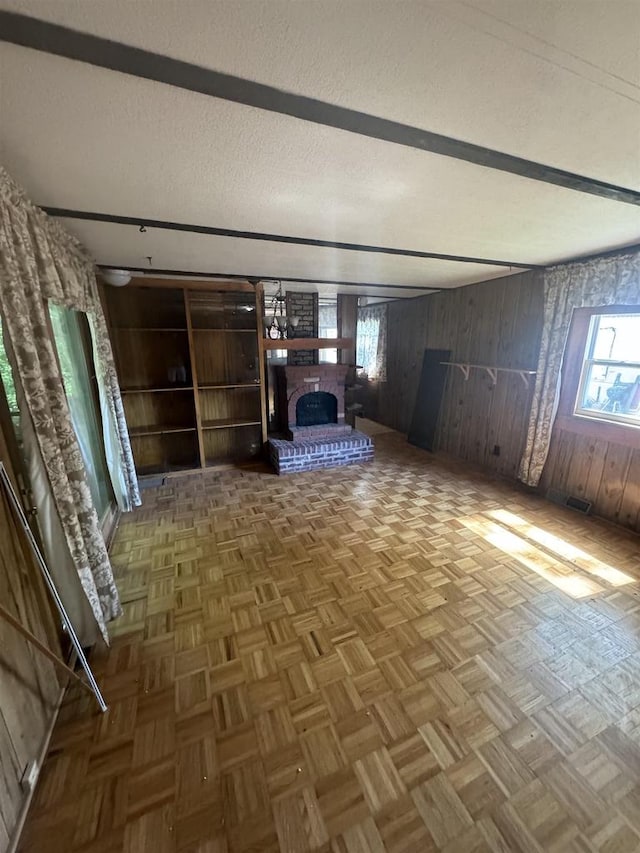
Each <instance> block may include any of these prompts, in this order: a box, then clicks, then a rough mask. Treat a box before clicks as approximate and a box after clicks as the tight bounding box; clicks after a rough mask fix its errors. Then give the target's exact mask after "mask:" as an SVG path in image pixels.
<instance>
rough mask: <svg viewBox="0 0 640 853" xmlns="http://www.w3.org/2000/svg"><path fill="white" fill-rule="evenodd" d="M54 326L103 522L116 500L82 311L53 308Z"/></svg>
mask: <svg viewBox="0 0 640 853" xmlns="http://www.w3.org/2000/svg"><path fill="white" fill-rule="evenodd" d="M49 313H50V315H51V324H52V327H53V334H54V338H55V343H56V349H57V351H58V359H59V361H60V369H61V371H62V379H63V382H64V389H65V392H66V395H67V401H68V403H69V411H70V413H71V420H72V422H73V428H74V430H75V433H76V437H77V439H78V444H79V445H80V452H81V453H82V459H83V461H84V465H85V469H86V471H87V479H88V481H89V488H90V490H91V497H92V498H93V503H94V505H95V507H96V510H97V512H98V517H99V518H100V519H103V518H104V516H105V513H106V512H107V510H108V508H109V506H110V505H111V503H112V500H113V496H112V495H113V493H112V489H111V483H110V480H109V474H108V471H107V466H106V461H105V458H104V449H103V444H102V441H103V439H102V426H101V422H100V420H99V415H98V412H97V409H96V401H95V397H94V394H93V389H92V378H91V375H90V373H89V368H88V365H87V353H86V350H85V348H84V345H83V339H82V331H81V326H80V323H81V317H80V315H79V312H77V311H70V310H68V309H66V308H61V307H60V306H58V305H53V304H50V305H49Z"/></svg>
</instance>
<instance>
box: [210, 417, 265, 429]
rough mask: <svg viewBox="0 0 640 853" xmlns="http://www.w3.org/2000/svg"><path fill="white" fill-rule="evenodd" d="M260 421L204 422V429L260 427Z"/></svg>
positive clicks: (231, 419)
mask: <svg viewBox="0 0 640 853" xmlns="http://www.w3.org/2000/svg"><path fill="white" fill-rule="evenodd" d="M260 424H261V421H260V419H258V420H256V419H255V418H246V419H243V418H219V419H218V420H215V421H203V422H202V429H230V428H233V427H244V426H260Z"/></svg>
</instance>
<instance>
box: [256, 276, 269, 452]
mask: <svg viewBox="0 0 640 853" xmlns="http://www.w3.org/2000/svg"><path fill="white" fill-rule="evenodd" d="M263 314H264V286H263V284H262V282H261V281H259V282H258V283H257V284H256V327H257V334H258V371H259V373H258V376H259V378H260V428H261V432H262V443H263V444H266V442H267V389H266V384H265V364H264V360H265V350H264V338H263V336H262V315H263Z"/></svg>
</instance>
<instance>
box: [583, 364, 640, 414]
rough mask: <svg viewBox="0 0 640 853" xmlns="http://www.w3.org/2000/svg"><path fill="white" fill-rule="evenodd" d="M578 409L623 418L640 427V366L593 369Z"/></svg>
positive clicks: (602, 366)
mask: <svg viewBox="0 0 640 853" xmlns="http://www.w3.org/2000/svg"><path fill="white" fill-rule="evenodd" d="M578 409H579V410H581V411H583V412H584V413H585V414H600V415H601V416H603V417H606V416H607V415H608V416H613V417H616V416H621V417H624V419H625V420H627V419H631V422H632V423H633V422H634V421H637V422H638V424H639V425H640V366H638V367H615V366H611V365H607V364H591V365H589V366H588V368H587V372H586V377H585V381H584V383H583V386H582V395H581V399H580V400H579V401H578Z"/></svg>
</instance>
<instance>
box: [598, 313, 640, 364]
mask: <svg viewBox="0 0 640 853" xmlns="http://www.w3.org/2000/svg"><path fill="white" fill-rule="evenodd" d="M595 323H596V325H595V328H594V342H593V354H592V356H591V357H592V358H594V359H603V358H606V359H612V360H613V361H640V314H605V315H601V316H599V317H597V318H596V321H595Z"/></svg>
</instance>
